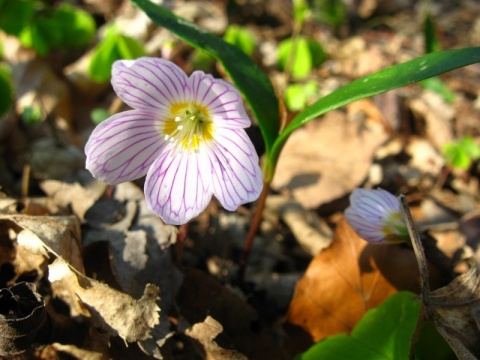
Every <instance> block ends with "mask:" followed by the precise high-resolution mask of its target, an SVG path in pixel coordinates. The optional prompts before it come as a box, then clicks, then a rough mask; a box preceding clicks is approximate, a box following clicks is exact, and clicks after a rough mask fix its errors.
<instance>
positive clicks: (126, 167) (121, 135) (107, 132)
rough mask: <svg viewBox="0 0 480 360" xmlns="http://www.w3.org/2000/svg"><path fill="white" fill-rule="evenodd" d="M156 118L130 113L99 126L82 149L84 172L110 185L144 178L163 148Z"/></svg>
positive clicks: (134, 111)
mask: <svg viewBox="0 0 480 360" xmlns="http://www.w3.org/2000/svg"><path fill="white" fill-rule="evenodd" d="M162 124H163V122H162V121H161V120H160V119H159V114H157V113H155V112H152V111H145V110H130V111H125V112H122V113H118V114H115V115H113V116H111V117H110V118H109V119H107V120H105V121H104V122H102V123H101V124H100V125H98V126H97V127H96V128H95V129H94V130H93V132H92V134H91V135H90V138H89V139H88V142H87V144H86V145H85V154H86V155H87V161H86V168H87V169H88V170H89V171H90V172H91V173H92V175H93V176H94V177H96V178H98V179H100V180H102V181H105V182H107V183H109V184H119V183H122V182H125V181H131V180H134V179H138V178H139V177H142V176H144V175H145V174H147V171H148V169H149V167H150V166H151V165H152V163H153V162H154V161H155V159H156V158H157V157H158V156H159V153H160V152H161V149H162V147H163V146H164V144H165V141H164V139H163V138H162V136H161V135H160V131H161V126H162Z"/></svg>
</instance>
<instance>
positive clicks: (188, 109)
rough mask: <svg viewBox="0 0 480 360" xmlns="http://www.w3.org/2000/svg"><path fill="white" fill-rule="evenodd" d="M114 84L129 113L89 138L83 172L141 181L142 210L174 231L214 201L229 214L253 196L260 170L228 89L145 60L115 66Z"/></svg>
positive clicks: (234, 94) (239, 107)
mask: <svg viewBox="0 0 480 360" xmlns="http://www.w3.org/2000/svg"><path fill="white" fill-rule="evenodd" d="M112 85H113V88H114V90H115V92H116V93H117V95H118V96H119V97H120V99H122V100H123V101H124V102H125V103H127V104H128V105H129V106H130V107H132V108H133V110H129V111H125V112H122V113H119V114H116V115H113V116H111V117H110V118H109V119H107V120H106V121H104V122H102V123H101V124H100V125H99V126H97V127H96V128H95V130H94V131H93V133H92V135H91V136H90V139H89V140H88V142H87V144H86V146H85V153H86V155H87V161H86V168H87V169H88V170H89V171H90V172H91V173H92V174H93V176H94V177H96V178H98V179H100V180H102V181H105V182H107V183H110V184H118V183H121V182H125V181H131V180H134V179H137V178H140V177H142V176H144V175H147V177H146V180H145V196H146V201H147V205H148V207H149V208H150V210H151V211H152V212H154V213H156V214H158V215H159V216H160V217H161V218H162V219H163V220H164V221H165V222H166V223H168V224H175V225H180V224H184V223H186V222H188V221H189V220H190V219H192V218H193V217H195V216H197V215H198V214H200V213H201V212H202V211H203V210H204V209H205V208H206V206H207V205H208V203H209V202H210V200H211V198H212V195H215V196H216V197H217V199H218V200H219V201H220V203H221V204H222V205H223V207H224V208H225V209H227V210H232V211H233V210H235V209H237V207H238V206H239V205H241V204H244V203H247V202H251V201H254V200H256V199H257V198H258V196H259V195H260V192H261V190H262V186H263V181H262V179H263V176H262V171H261V170H260V167H259V165H258V155H257V153H256V151H255V148H254V147H253V144H252V143H251V141H250V139H249V138H248V136H247V134H246V132H245V130H244V128H246V127H248V126H250V124H251V122H250V119H249V118H248V116H247V114H246V112H245V109H244V107H243V103H242V99H241V97H240V94H239V92H238V91H237V89H236V88H235V87H234V86H233V85H231V84H230V83H228V82H225V81H223V80H220V79H214V78H213V77H212V76H211V75H209V74H205V73H203V72H202V71H195V72H193V73H192V74H191V75H190V77H188V76H187V75H186V74H185V73H184V72H183V71H182V70H181V69H180V68H179V67H178V66H176V65H175V64H173V63H172V62H170V61H166V60H163V59H158V58H147V57H144V58H140V59H137V60H121V61H117V62H115V63H114V65H113V69H112Z"/></svg>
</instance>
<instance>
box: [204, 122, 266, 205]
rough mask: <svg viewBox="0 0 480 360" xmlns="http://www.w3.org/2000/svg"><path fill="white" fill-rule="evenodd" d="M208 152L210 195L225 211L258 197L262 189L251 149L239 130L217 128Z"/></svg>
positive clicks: (261, 181) (251, 146)
mask: <svg viewBox="0 0 480 360" xmlns="http://www.w3.org/2000/svg"><path fill="white" fill-rule="evenodd" d="M210 150H211V151H210V153H209V158H210V168H211V171H212V184H213V193H214V195H215V197H216V198H217V199H218V200H219V201H220V203H221V204H222V206H223V207H224V208H225V209H227V210H231V211H232V210H235V209H237V208H238V206H239V205H241V204H244V203H247V202H251V201H254V200H256V199H257V198H258V196H259V195H260V193H261V191H262V187H263V177H262V171H261V170H260V167H259V165H258V156H257V153H256V152H255V148H254V147H253V144H252V143H251V141H250V139H249V138H248V136H247V134H246V133H245V131H244V130H243V129H237V130H234V129H219V130H218V131H217V132H216V134H215V143H214V144H213V145H212V146H211V148H210Z"/></svg>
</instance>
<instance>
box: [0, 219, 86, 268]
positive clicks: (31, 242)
mask: <svg viewBox="0 0 480 360" xmlns="http://www.w3.org/2000/svg"><path fill="white" fill-rule="evenodd" d="M0 224H2V227H3V228H6V229H12V230H14V232H15V233H17V235H16V237H17V238H16V242H17V244H18V252H17V258H16V261H17V265H18V267H19V268H20V269H21V270H22V271H27V270H28V269H32V270H40V269H41V264H42V263H43V262H44V261H45V260H46V259H47V258H48V257H49V256H48V254H47V252H46V251H45V250H47V251H48V252H51V253H53V254H55V255H56V256H60V257H62V258H64V259H65V260H66V261H68V262H69V263H70V264H71V265H72V266H73V267H75V268H76V269H77V270H78V271H81V272H84V268H83V260H82V252H81V247H80V227H79V224H78V220H77V219H76V218H75V217H74V216H29V215H0ZM14 240H15V239H14ZM41 273H42V272H40V274H41Z"/></svg>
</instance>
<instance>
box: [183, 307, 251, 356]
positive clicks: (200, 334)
mask: <svg viewBox="0 0 480 360" xmlns="http://www.w3.org/2000/svg"><path fill="white" fill-rule="evenodd" d="M222 331H223V326H222V325H221V324H220V323H219V322H218V321H217V320H215V319H214V318H212V317H211V316H207V318H206V319H205V321H203V322H201V323H197V324H195V325H193V327H192V328H191V329H188V330H187V331H185V333H186V334H187V335H188V336H190V337H191V338H193V339H196V340H198V341H199V342H200V344H202V345H203V348H204V351H205V355H206V356H205V358H206V359H208V360H214V359H232V360H244V359H247V357H246V356H245V355H243V354H241V353H239V352H238V351H235V350H227V349H223V348H222V347H220V346H219V345H218V344H217V343H216V342H215V341H214V339H215V338H216V337H217V335H218V334H220V333H221V332H222Z"/></svg>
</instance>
